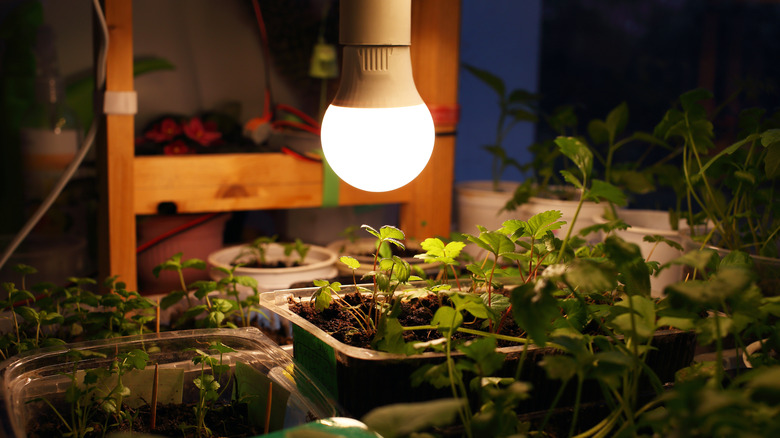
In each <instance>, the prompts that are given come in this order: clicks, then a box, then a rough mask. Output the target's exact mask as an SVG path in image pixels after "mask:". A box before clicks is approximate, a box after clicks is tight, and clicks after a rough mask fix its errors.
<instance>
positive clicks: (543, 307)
mask: <svg viewBox="0 0 780 438" xmlns="http://www.w3.org/2000/svg"><path fill="white" fill-rule="evenodd" d="M535 286H537V285H534V284H531V283H526V284H523V285H521V286H519V287H516V288H515V289H513V290H512V293H511V295H510V298H509V299H510V301H511V302H512V316H513V317H514V319H515V322H517V325H518V326H519V327H520V328H522V329H523V330H525V331H526V332H528V337H530V338H531V340H532V341H533V342H534V344H536V345H538V346H544V345H545V344H546V343H547V333H549V332H550V331H552V329H553V323H552V322H553V320H554V319H555V317H556V316H558V314H559V310H558V303H557V300H556V299H555V297H553V296H552V294H551V291H550V289H551V286H542V285H539V286H542V287H535Z"/></svg>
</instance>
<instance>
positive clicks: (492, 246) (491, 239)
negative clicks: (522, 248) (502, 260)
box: [466, 231, 515, 257]
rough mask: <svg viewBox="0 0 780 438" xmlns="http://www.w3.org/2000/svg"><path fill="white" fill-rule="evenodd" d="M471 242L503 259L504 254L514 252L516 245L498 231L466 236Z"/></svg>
mask: <svg viewBox="0 0 780 438" xmlns="http://www.w3.org/2000/svg"><path fill="white" fill-rule="evenodd" d="M466 237H467V239H468V240H469V242H472V243H474V244H476V245H477V246H479V247H480V248H482V249H484V250H486V251H488V252H490V253H491V254H493V255H494V256H496V257H502V256H503V255H504V254H508V253H511V252H514V250H515V244H514V242H512V241H511V240H509V238H508V237H507V236H506V235H504V234H502V233H499V232H497V231H483V232H481V233H479V236H478V237H477V236H471V235H467V236H466Z"/></svg>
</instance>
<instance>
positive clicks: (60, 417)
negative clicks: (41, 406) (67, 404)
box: [41, 398, 76, 435]
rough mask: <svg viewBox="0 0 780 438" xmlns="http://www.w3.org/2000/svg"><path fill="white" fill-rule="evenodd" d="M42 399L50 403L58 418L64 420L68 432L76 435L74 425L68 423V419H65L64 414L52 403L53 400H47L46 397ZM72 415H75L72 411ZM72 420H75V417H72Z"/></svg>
mask: <svg viewBox="0 0 780 438" xmlns="http://www.w3.org/2000/svg"><path fill="white" fill-rule="evenodd" d="M41 401H43V402H44V403H46V404H47V405H49V407H50V408H51V410H52V411H54V414H55V415H56V416H57V418H59V419H60V421H62V424H63V425H65V427H66V428H67V429H68V432H70V433H71V434H73V435H75V432H74V431H73V427H71V425H70V424H69V423H68V421H67V420H65V418H64V417H63V416H62V414H60V411H58V410H57V408H55V407H54V405H53V404H51V402H50V401H49V400H47V399H45V398H41ZM71 416H73V412H71ZM71 420H72V421H75V419H74V418H72V419H71ZM73 424H76V423H73Z"/></svg>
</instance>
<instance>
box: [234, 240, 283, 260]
mask: <svg viewBox="0 0 780 438" xmlns="http://www.w3.org/2000/svg"><path fill="white" fill-rule="evenodd" d="M278 239H279V236H277V235H273V236H262V237H258V238H257V239H255V240H253V241H252V242H251V243H249V244H247V245H244V247H243V248H242V250H241V252H239V253H238V255H237V256H236V257H235V259H233V263H232V264H236V263H238V262H239V260H241V259H242V258H244V257H246V256H250V257H251V260H254V261H255V262H256V263H257V264H258V265H259V266H262V265H265V264H266V254H267V253H268V246H269V245H271V244H272V243H274V242H276V241H277V240H278Z"/></svg>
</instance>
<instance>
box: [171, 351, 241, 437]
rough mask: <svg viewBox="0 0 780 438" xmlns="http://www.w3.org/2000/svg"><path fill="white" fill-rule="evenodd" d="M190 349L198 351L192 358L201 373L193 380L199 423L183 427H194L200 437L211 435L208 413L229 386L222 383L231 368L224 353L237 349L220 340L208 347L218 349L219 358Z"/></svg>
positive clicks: (195, 408)
mask: <svg viewBox="0 0 780 438" xmlns="http://www.w3.org/2000/svg"><path fill="white" fill-rule="evenodd" d="M190 350H191V351H194V352H195V353H196V356H195V357H193V358H192V363H193V364H195V365H200V375H199V376H198V377H196V378H195V379H194V380H193V381H192V383H193V384H194V385H195V386H196V387H197V388H198V402H197V404H196V405H195V407H194V410H195V418H196V422H197V423H196V425H195V426H191V425H189V426H188V425H182V426H181V427H182V429H186V428H192V427H194V428H195V430H196V433H197V436H198V437H201V436H211V435H212V432H211V430H210V429H209V428H208V426H206V413H207V412H208V411H209V409H211V408H212V406H213V404H214V402H215V401H216V400H218V399H219V398H220V397H221V396H222V394H223V393H224V392H225V391H226V390H227V388H228V386H227V385H225V384H223V383H220V382H221V380H222V377H223V376H225V375H226V374H227V372H228V371H229V370H230V366H229V365H226V364H224V363H223V358H224V357H223V355H224V354H225V353H233V352H235V350H234V349H232V348H230V347H228V346H226V345H224V344H222V343H221V342H219V341H215V342H213V343H211V344H209V347H208V350H216V351H217V353H218V354H219V357H218V358H215V357H213V356H211V355H210V354H209V353H207V352H205V351H203V350H201V349H197V348H192V349H190Z"/></svg>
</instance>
